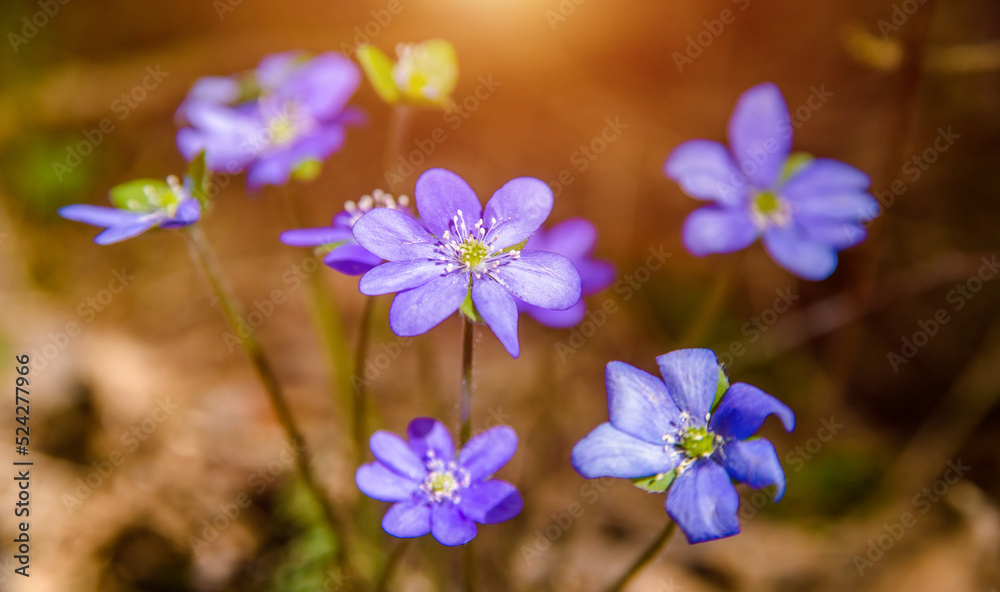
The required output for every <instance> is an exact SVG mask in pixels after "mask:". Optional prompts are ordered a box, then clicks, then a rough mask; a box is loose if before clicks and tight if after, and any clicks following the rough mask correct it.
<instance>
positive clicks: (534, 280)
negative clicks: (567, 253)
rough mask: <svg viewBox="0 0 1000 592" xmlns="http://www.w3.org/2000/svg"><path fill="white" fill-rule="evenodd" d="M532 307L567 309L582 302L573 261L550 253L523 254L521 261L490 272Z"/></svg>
mask: <svg viewBox="0 0 1000 592" xmlns="http://www.w3.org/2000/svg"><path fill="white" fill-rule="evenodd" d="M490 276H491V277H493V278H494V279H496V280H497V281H498V282H500V285H502V286H503V287H505V288H507V290H508V291H510V293H511V294H513V295H514V296H517V297H518V298H520V299H521V300H523V301H525V302H527V303H528V304H534V305H535V306H540V307H542V308H548V309H553V310H566V309H567V308H569V307H571V306H573V305H574V304H576V303H577V302H578V301H579V300H580V293H581V291H580V274H579V272H577V270H576V268H575V267H573V264H572V263H571V262H570V260H569V259H567V258H565V257H563V256H562V255H557V254H556V253H549V252H547V251H521V255H520V257H519V258H518V259H515V260H513V261H511V262H510V263H507V264H505V265H503V266H501V267H499V268H497V269H495V270H493V271H491V272H490Z"/></svg>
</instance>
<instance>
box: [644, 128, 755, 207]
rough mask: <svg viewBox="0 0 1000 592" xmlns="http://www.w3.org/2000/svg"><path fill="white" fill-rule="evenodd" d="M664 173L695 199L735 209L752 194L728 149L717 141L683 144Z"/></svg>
mask: <svg viewBox="0 0 1000 592" xmlns="http://www.w3.org/2000/svg"><path fill="white" fill-rule="evenodd" d="M664 172H665V173H666V175H667V176H668V177H670V178H671V179H673V180H674V181H676V182H677V183H679V184H680V186H681V189H682V190H683V191H684V193H686V194H688V195H690V196H691V197H694V198H696V199H706V200H711V201H715V202H718V203H719V204H722V205H726V206H736V205H739V204H742V203H745V202H746V200H747V196H748V195H749V190H750V185H749V182H748V181H747V178H746V177H744V176H743V173H741V172H740V171H739V169H737V168H736V164H735V163H733V158H732V156H730V154H729V150H727V149H726V147H725V146H723V145H722V144H720V143H718V142H712V141H709V140H690V141H688V142H684V143H683V144H681V145H680V146H678V147H677V148H674V151H673V152H672V153H670V157H669V158H668V159H667V162H666V164H665V165H664Z"/></svg>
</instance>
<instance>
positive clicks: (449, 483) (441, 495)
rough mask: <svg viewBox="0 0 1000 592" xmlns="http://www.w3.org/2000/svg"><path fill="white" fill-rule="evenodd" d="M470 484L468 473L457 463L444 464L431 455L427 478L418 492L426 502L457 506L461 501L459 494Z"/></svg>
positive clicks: (428, 462)
mask: <svg viewBox="0 0 1000 592" xmlns="http://www.w3.org/2000/svg"><path fill="white" fill-rule="evenodd" d="M471 482H472V479H471V478H470V477H469V473H468V472H467V471H466V470H465V469H463V468H461V467H459V466H458V463H456V462H455V461H449V462H445V461H443V460H441V459H439V458H436V457H434V456H433V455H432V456H431V458H430V460H428V461H427V478H426V479H424V482H423V483H421V484H420V491H421V492H423V494H424V497H425V498H426V499H427V501H430V502H434V503H441V502H445V501H447V502H451V503H453V504H457V503H458V502H459V501H461V499H462V498H461V496H460V495H459V492H460V491H461V490H462V489H465V488H466V487H468V486H469V485H470V483H471Z"/></svg>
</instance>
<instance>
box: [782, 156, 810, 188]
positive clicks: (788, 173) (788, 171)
mask: <svg viewBox="0 0 1000 592" xmlns="http://www.w3.org/2000/svg"><path fill="white" fill-rule="evenodd" d="M813 160H815V157H814V156H813V155H812V154H809V153H808V152H793V153H792V154H791V155H790V156H789V157H788V160H786V161H785V166H784V167H783V168H782V169H781V179H780V182H781V183H784V182H785V181H787V180H789V179H791V178H792V176H794V175H795V173H797V172H799V171H801V170H802V167H804V166H806V165H807V164H809V163H810V162H812V161H813Z"/></svg>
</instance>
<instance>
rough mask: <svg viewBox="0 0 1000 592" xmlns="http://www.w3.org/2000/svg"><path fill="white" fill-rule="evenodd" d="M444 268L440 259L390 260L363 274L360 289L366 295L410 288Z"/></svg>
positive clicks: (441, 272) (420, 284)
mask: <svg viewBox="0 0 1000 592" xmlns="http://www.w3.org/2000/svg"><path fill="white" fill-rule="evenodd" d="M339 248H340V247H338V249H339ZM334 250H335V251H336V250H337V249H334ZM444 268H445V266H444V264H443V263H441V262H440V261H432V260H428V259H411V260H408V261H389V262H387V263H383V264H382V265H379V266H378V267H375V268H373V269H372V270H371V271H369V272H368V273H366V274H365V275H363V276H361V281H360V282H358V290H360V291H361V293H362V294H365V295H366V296H379V295H381V294H392V293H393V292H401V291H403V290H409V289H411V288H416V287H418V286H422V285H424V284H426V283H427V282H429V281H431V280H433V279H435V278H438V277H441V276H443V275H444Z"/></svg>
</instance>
